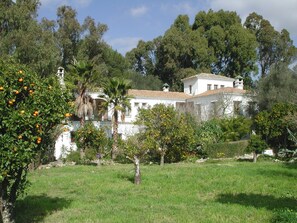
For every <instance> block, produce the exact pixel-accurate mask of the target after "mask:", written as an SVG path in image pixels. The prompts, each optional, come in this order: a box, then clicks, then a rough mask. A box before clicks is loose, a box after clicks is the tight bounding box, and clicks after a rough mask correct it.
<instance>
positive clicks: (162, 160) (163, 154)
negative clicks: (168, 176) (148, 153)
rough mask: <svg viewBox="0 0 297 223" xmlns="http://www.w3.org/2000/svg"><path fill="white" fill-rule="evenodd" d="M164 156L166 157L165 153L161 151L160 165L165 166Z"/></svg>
mask: <svg viewBox="0 0 297 223" xmlns="http://www.w3.org/2000/svg"><path fill="white" fill-rule="evenodd" d="M164 157H165V153H163V152H162V153H161V160H160V166H164Z"/></svg>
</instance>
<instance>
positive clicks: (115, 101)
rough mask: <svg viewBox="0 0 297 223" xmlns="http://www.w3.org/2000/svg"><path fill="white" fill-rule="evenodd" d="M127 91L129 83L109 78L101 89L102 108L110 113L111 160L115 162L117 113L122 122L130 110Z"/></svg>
mask: <svg viewBox="0 0 297 223" xmlns="http://www.w3.org/2000/svg"><path fill="white" fill-rule="evenodd" d="M129 89H131V85H130V82H129V81H127V80H124V79H119V78H111V79H110V80H109V81H108V82H107V83H105V85H104V87H103V92H104V94H105V95H106V102H105V103H103V106H104V107H105V109H111V111H112V129H113V134H112V137H113V144H112V151H111V158H112V160H115V159H116V157H117V155H118V126H119V113H120V114H121V116H122V120H123V119H124V118H125V112H126V110H130V109H131V104H130V98H131V96H129V95H128V90H129Z"/></svg>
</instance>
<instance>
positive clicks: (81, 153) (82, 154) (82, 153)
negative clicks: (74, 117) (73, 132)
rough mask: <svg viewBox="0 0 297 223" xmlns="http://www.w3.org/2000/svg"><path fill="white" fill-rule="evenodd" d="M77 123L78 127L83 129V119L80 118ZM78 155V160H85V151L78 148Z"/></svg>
mask: <svg viewBox="0 0 297 223" xmlns="http://www.w3.org/2000/svg"><path fill="white" fill-rule="evenodd" d="M79 123H80V127H83V126H84V125H85V117H81V118H80V120H79ZM79 154H80V159H81V160H83V159H84V158H85V149H84V148H80V150H79Z"/></svg>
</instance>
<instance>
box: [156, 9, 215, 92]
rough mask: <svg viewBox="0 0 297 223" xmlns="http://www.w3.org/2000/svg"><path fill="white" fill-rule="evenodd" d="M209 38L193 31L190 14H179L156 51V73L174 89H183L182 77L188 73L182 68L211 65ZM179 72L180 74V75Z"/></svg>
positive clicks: (204, 67)
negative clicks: (182, 70)
mask: <svg viewBox="0 0 297 223" xmlns="http://www.w3.org/2000/svg"><path fill="white" fill-rule="evenodd" d="M207 46H208V45H207V40H206V39H205V38H204V37H203V36H202V35H201V33H199V32H196V31H192V30H191V26H190V25H189V18H188V16H181V15H180V16H178V17H177V19H176V20H175V21H174V24H173V25H172V26H171V27H170V29H169V30H167V31H166V33H165V34H164V36H163V38H162V40H161V42H160V45H159V48H158V50H157V52H156V55H157V58H158V60H157V63H156V73H157V74H158V75H159V76H160V79H161V80H162V81H163V82H164V83H168V84H169V85H170V86H171V87H172V89H173V90H178V91H181V90H182V83H181V79H182V78H185V77H187V76H180V74H187V73H184V72H180V70H181V69H186V68H192V69H194V70H200V71H201V70H205V69H207V68H208V67H209V64H210V62H211V61H210V59H209V56H208V55H209V53H210V52H209V51H208V48H207ZM178 74H179V75H178Z"/></svg>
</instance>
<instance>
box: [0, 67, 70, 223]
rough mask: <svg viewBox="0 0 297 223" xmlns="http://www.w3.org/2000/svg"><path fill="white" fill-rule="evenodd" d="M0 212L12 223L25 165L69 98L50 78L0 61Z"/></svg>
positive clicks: (60, 117)
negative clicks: (41, 76)
mask: <svg viewBox="0 0 297 223" xmlns="http://www.w3.org/2000/svg"><path fill="white" fill-rule="evenodd" d="M0 73H1V75H0V114H1V122H0V144H1V153H0V190H1V192H0V210H1V211H0V213H1V217H2V221H3V222H14V220H13V209H14V204H15V201H16V199H17V197H18V196H19V195H20V194H21V193H22V192H23V191H24V189H25V187H26V186H27V184H26V182H27V180H26V176H27V172H28V166H29V164H30V163H31V162H32V161H33V159H34V158H36V155H37V154H39V153H40V152H41V151H44V150H45V149H46V148H47V145H49V144H50V143H51V142H50V138H49V135H50V132H51V131H52V129H53V128H54V127H55V126H56V125H58V124H59V123H61V121H62V120H63V119H64V114H65V115H66V116H68V114H69V113H66V112H69V111H70V107H69V105H68V103H67V102H68V101H69V97H68V95H67V94H66V92H64V91H63V90H62V89H61V87H60V86H59V84H58V82H57V81H56V80H55V79H53V78H49V79H44V78H43V79H42V80H41V79H40V78H39V77H38V76H37V74H35V73H33V72H31V71H30V70H27V69H26V68H25V67H23V66H21V65H18V64H16V63H14V62H12V61H1V62H0Z"/></svg>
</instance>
